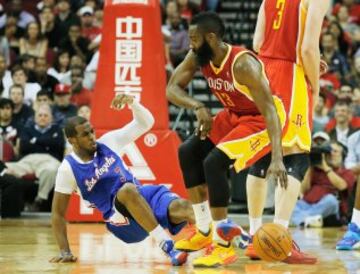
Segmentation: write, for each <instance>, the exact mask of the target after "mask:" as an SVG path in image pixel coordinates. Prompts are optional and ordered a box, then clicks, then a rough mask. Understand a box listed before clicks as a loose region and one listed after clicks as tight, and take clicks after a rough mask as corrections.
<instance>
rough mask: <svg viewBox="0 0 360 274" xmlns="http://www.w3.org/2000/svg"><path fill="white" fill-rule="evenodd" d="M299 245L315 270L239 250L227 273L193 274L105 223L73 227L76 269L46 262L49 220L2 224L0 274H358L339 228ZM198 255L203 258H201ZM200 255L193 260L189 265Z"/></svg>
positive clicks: (358, 263)
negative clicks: (340, 245) (338, 246)
mask: <svg viewBox="0 0 360 274" xmlns="http://www.w3.org/2000/svg"><path fill="white" fill-rule="evenodd" d="M292 232H293V237H294V239H296V241H297V242H298V244H299V245H300V246H301V247H302V248H303V250H306V251H307V252H310V253H312V254H315V255H317V256H318V257H319V259H320V262H319V263H318V264H316V265H312V266H302V265H286V264H283V263H265V262H261V261H250V260H248V259H247V258H246V257H244V256H243V251H242V250H239V252H238V253H239V257H240V258H239V260H238V261H237V262H236V263H235V264H233V265H231V266H228V267H226V268H219V269H193V267H192V266H191V264H190V263H187V265H185V266H182V267H171V266H170V265H169V264H168V263H167V259H166V258H165V257H164V256H163V255H162V254H161V251H160V250H159V249H158V248H157V247H156V246H155V245H154V242H153V241H152V240H150V239H147V240H145V241H144V242H142V243H139V244H135V245H127V244H125V243H122V242H121V241H119V240H118V239H116V238H115V237H113V236H112V235H111V234H110V233H108V232H107V231H106V229H105V226H104V225H102V224H70V225H69V226H68V235H69V239H70V244H71V246H72V250H73V253H74V254H76V255H77V256H78V262H77V263H74V264H52V263H49V262H48V259H50V258H51V257H52V256H54V255H56V254H57V252H58V249H57V247H56V245H55V241H54V238H53V237H52V232H51V228H50V222H49V220H0V273H1V274H7V273H59V274H67V273H81V274H82V273H101V274H103V273H104V274H113V273H124V274H125V273H126V274H188V273H195V274H235V273H251V274H280V273H284V274H285V273H286V274H302V273H316V274H322V273H324V274H325V273H326V274H327V273H334V274H340V273H355V274H360V251H352V252H339V251H335V250H334V246H335V243H336V240H337V239H339V237H341V235H342V234H343V232H342V231H340V230H339V229H332V228H329V229H306V230H292ZM197 255H199V254H197ZM194 256H196V254H192V255H191V256H190V260H192V258H194Z"/></svg>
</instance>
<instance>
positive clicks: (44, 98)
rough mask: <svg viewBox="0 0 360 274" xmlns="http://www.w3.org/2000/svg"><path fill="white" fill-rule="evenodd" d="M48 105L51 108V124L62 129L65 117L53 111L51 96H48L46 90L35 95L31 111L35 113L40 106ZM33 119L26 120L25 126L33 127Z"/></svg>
mask: <svg viewBox="0 0 360 274" xmlns="http://www.w3.org/2000/svg"><path fill="white" fill-rule="evenodd" d="M44 104H45V105H49V106H50V107H51V113H52V117H53V123H54V124H56V125H58V126H60V127H61V128H63V126H64V123H65V116H64V115H63V114H62V113H61V112H60V111H58V110H55V109H54V106H53V100H52V96H51V94H49V93H48V92H47V91H46V90H40V91H39V92H38V93H37V94H36V101H35V103H34V104H33V109H34V110H35V111H36V110H37V109H38V108H39V107H40V106H41V105H44ZM34 124H35V121H34V117H31V118H29V119H28V120H27V122H26V124H25V125H26V126H31V125H34Z"/></svg>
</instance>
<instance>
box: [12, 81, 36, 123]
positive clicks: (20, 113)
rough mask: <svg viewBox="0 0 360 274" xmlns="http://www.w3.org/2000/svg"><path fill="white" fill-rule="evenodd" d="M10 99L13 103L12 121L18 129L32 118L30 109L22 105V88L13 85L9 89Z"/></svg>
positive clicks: (32, 112) (32, 113)
mask: <svg viewBox="0 0 360 274" xmlns="http://www.w3.org/2000/svg"><path fill="white" fill-rule="evenodd" d="M9 93H10V99H11V100H12V102H13V103H14V113H13V121H14V123H15V124H16V125H17V126H18V128H20V127H22V126H23V125H25V123H26V121H27V120H28V119H30V118H31V117H33V116H34V111H33V110H32V108H31V107H29V106H28V105H26V104H24V88H23V87H22V86H21V85H16V84H15V85H13V86H11V87H10V89H9Z"/></svg>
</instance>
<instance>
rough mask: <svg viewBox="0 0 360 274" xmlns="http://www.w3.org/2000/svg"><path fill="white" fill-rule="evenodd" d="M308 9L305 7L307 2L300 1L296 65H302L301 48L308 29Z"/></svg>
mask: <svg viewBox="0 0 360 274" xmlns="http://www.w3.org/2000/svg"><path fill="white" fill-rule="evenodd" d="M306 16H307V8H306V7H305V0H301V1H300V9H299V22H298V39H297V42H296V63H297V64H299V65H302V58H301V46H302V42H303V39H304V34H305V27H306Z"/></svg>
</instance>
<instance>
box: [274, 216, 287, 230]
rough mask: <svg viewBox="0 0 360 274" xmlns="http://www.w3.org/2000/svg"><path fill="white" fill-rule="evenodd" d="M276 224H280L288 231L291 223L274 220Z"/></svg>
mask: <svg viewBox="0 0 360 274" xmlns="http://www.w3.org/2000/svg"><path fill="white" fill-rule="evenodd" d="M274 223H275V224H278V225H282V226H283V227H285V228H286V229H288V227H289V221H286V220H282V219H276V218H275V219H274Z"/></svg>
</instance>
